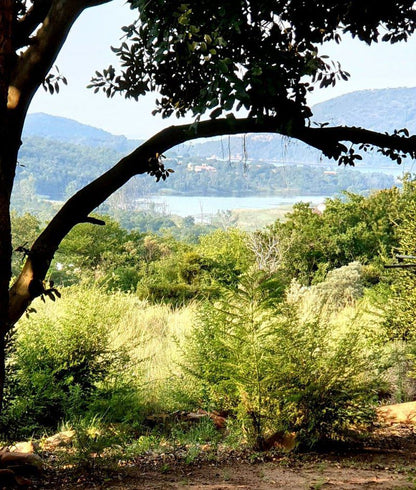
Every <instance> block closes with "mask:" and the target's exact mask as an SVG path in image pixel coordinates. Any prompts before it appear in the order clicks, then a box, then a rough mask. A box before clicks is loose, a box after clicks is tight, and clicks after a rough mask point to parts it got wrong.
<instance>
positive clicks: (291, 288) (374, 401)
mask: <svg viewBox="0 0 416 490" xmlns="http://www.w3.org/2000/svg"><path fill="white" fill-rule="evenodd" d="M105 219H106V221H107V224H106V226H105V227H94V226H92V225H90V224H82V225H79V226H77V227H76V228H75V229H74V230H73V231H72V232H71V233H70V235H68V237H67V238H66V239H65V241H64V242H63V243H62V246H61V247H60V250H59V252H58V253H57V255H56V258H55V261H54V263H53V265H52V268H51V273H50V278H49V280H50V281H53V284H54V287H55V288H57V289H58V290H59V291H60V293H61V294H62V298H61V299H59V300H57V301H56V302H55V303H52V302H51V301H50V300H49V298H43V299H44V300H45V302H42V299H39V300H38V301H37V302H35V303H34V304H33V308H34V309H35V310H37V311H36V312H35V311H34V310H33V309H32V310H30V311H29V312H28V313H29V318H27V319H23V320H22V321H21V322H20V323H19V325H18V326H17V330H16V332H15V334H14V337H13V338H12V340H11V342H10V348H9V362H8V379H9V385H8V388H7V397H6V398H7V400H6V410H5V412H4V414H3V415H2V419H1V421H0V422H1V424H2V425H1V429H2V431H3V433H5V434H8V436H9V437H11V438H13V437H17V436H22V435H25V434H26V435H27V434H35V433H40V432H42V431H44V430H54V429H55V428H56V427H57V426H58V425H59V423H61V422H62V421H65V422H66V423H67V424H68V425H69V426H71V427H74V428H75V429H76V430H78V431H82V430H83V432H82V434H83V435H84V436H85V433H86V429H85V428H86V427H89V428H91V426H94V425H97V424H98V425H99V424H101V426H102V425H106V426H107V427H108V426H109V425H111V427H114V424H118V425H117V427H118V430H119V431H120V432H122V433H123V437H124V441H125V442H126V441H127V442H126V444H129V445H130V446H129V447H130V448H131V445H134V447H135V450H136V451H139V446H140V448H142V449H143V448H144V447H149V444H150V442H149V441H152V442H151V444H153V445H155V444H156V445H157V444H158V443H159V442H160V443H161V444H162V442H161V441H162V439H163V441H164V442H163V444H165V446H166V437H168V440H171V441H174V442H173V444H177V440H178V437H182V435H181V436H178V431H186V430H188V429H189V428H188V429H187V428H186V427H185V426H181V427H180V428H178V426H172V425H171V424H165V423H163V422H160V423H159V422H157V421H156V422H154V421H155V418H154V417H152V418H151V420H152V421H153V422H152V424H151V425H152V427H149V425H148V422H149V419H148V416H149V415H152V416H153V415H154V414H155V413H168V412H170V411H175V410H194V411H195V410H197V409H203V410H205V411H206V412H207V413H212V412H213V411H215V413H217V414H221V415H222V416H223V417H226V419H227V432H226V433H225V435H223V436H221V435H219V434H218V433H215V430H214V431H213V426H212V424H206V425H205V426H204V427H205V430H206V432H204V433H203V434H202V435H201V433H200V434H199V436H198V437H199V439H198V441H201V440H207V438H208V439H209V440H211V441H212V440H216V441H217V443H218V440H219V438H220V437H223V442H224V443H226V441H228V443H229V444H231V442H230V441H231V439H233V440H234V444H235V441H236V440H237V441H238V444H250V445H252V446H255V447H256V448H258V449H267V448H268V447H270V446H271V445H273V444H274V442H276V441H279V440H281V439H282V437H283V435H284V434H288V433H295V434H296V444H299V445H300V446H303V447H311V446H315V445H317V444H321V443H323V442H326V441H328V440H334V439H335V440H345V439H348V438H349V437H353V435H354V427H357V426H359V427H363V426H365V425H366V424H371V422H372V421H373V420H374V416H375V407H376V406H377V405H378V404H380V403H388V402H399V401H407V400H412V399H413V398H414V396H415V390H414V386H415V381H414V372H415V367H416V366H415V355H416V323H415V317H414V308H415V306H416V293H415V291H416V276H415V273H414V272H413V271H414V270H413V269H411V268H394V269H386V268H385V265H389V264H392V263H397V260H396V258H395V257H396V255H397V254H399V255H406V256H409V255H414V254H415V253H416V243H415V239H414V237H415V232H416V229H415V227H416V224H415V223H416V182H415V181H413V180H411V179H409V178H407V179H405V181H404V182H403V187H402V188H400V189H399V188H396V187H395V188H392V189H388V190H382V191H378V192H375V193H372V194H371V195H370V196H368V197H363V196H360V195H357V194H352V193H348V194H346V195H345V196H344V198H343V199H328V200H326V208H325V210H324V211H323V212H318V211H317V210H315V209H313V208H311V207H310V206H309V205H307V204H297V205H295V207H294V209H293V211H292V212H291V213H289V214H288V215H287V216H286V218H285V220H283V221H277V222H275V223H274V224H273V225H272V226H270V227H268V228H266V229H265V230H262V231H258V232H255V233H246V232H243V231H240V230H238V229H235V228H229V229H216V230H207V231H208V232H207V233H206V234H199V235H198V236H195V235H194V236H193V237H192V239H183V238H182V239H178V238H175V237H174V236H173V235H172V234H170V233H169V232H167V233H160V234H149V233H142V232H140V231H137V230H134V229H132V230H130V231H127V230H126V229H124V228H122V227H121V226H120V225H119V224H118V223H117V222H115V221H113V220H111V219H107V218H105ZM188 225H189V226H190V225H191V223H188ZM38 228H39V222H38V221H37V219H36V218H35V217H33V216H30V215H24V216H18V215H15V216H14V217H13V233H14V235H13V239H14V244H15V248H17V246H18V245H20V244H22V243H25V242H27V243H30V242H31V241H32V240H33V238H34V236H35V235H36V234H37V232H38ZM20 266H21V256H20V255H19V254H18V253H16V260H15V262H14V273H15V274H17V273H18V270H19V267H20ZM123 427H124V429H126V430H125V431H124V429H123ZM132 427H134V435H132V430H131V429H132ZM189 430H191V429H189ZM192 430H193V429H192ZM93 433H94V434H100V433H101V434H103V433H104V431H102V430H101V432H100V431H97V430H96V431H95V432H93ZM181 434H183V432H181ZM193 434H195V433H194V432H193ZM97 437H98V436H97ZM137 438H139V439H140V441H141V442H140V444H139V443H138V442H137V441H138V439H137ZM169 438H170V439H169ZM98 439H99V437H98ZM143 441H147V442H146V444H144V442H143ZM158 441H159V442H158ZM175 441H176V442H175ZM93 442H94V444H96V443H97V439H94V441H93ZM93 442H91V444H92V443H93ZM113 442H114V441H113ZM103 444H104V443H103ZM94 447H95V446H94ZM193 447H195V446H193Z"/></svg>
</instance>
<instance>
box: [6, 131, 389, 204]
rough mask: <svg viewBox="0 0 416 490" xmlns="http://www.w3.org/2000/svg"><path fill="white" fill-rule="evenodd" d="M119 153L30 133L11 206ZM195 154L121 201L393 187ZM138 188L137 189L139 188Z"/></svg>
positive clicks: (370, 176)
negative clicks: (161, 196)
mask: <svg viewBox="0 0 416 490" xmlns="http://www.w3.org/2000/svg"><path fill="white" fill-rule="evenodd" d="M120 157H121V154H120V153H119V152H117V151H116V150H113V149H111V148H107V147H105V146H98V147H94V146H82V145H77V144H73V143H64V142H58V141H56V140H51V139H46V138H38V137H32V138H28V139H26V140H25V144H24V145H23V147H22V149H21V151H20V156H19V165H20V166H19V168H18V171H17V179H16V189H15V193H14V201H13V204H14V207H17V208H19V209H22V210H23V204H24V202H25V198H26V196H30V197H32V198H33V196H34V195H38V196H43V197H44V198H45V197H46V198H47V199H50V200H58V201H62V200H64V199H66V198H68V197H69V196H71V195H72V194H73V193H74V192H75V191H77V190H78V189H80V188H82V187H83V186H85V185H86V184H88V183H89V182H91V181H92V180H93V179H94V178H96V177H97V176H98V175H100V174H101V173H103V172H104V171H105V170H107V169H108V168H109V167H111V165H112V163H113V162H114V161H116V160H118V159H119V158H120ZM224 160H225V161H220V160H217V159H214V160H212V159H205V158H199V157H189V156H182V157H181V156H177V157H171V158H168V159H167V160H165V165H166V166H167V167H172V168H173V169H174V170H175V174H174V175H172V177H171V178H170V179H168V180H167V181H166V182H158V183H156V182H155V181H150V180H149V179H146V178H145V177H144V176H140V177H138V178H137V179H139V181H138V182H136V183H135V185H134V186H132V185H130V186H127V188H126V189H123V191H122V192H123V193H124V195H125V200H126V201H129V202H130V205H134V201H135V199H138V198H140V197H143V196H148V195H153V194H154V195H158V194H174V195H191V196H192V195H194V196H195V195H206V196H232V195H238V196H248V195H276V194H288V195H305V194H307V195H320V194H321V195H322V194H324V195H331V194H334V193H336V192H339V191H341V190H343V189H349V190H351V191H353V192H365V191H368V190H369V189H383V188H385V187H390V186H392V185H393V182H394V179H393V177H392V176H388V175H384V174H382V173H376V172H372V173H360V172H357V171H352V170H351V169H348V168H338V167H334V165H332V166H331V165H328V166H327V167H325V166H310V165H307V164H306V165H292V164H291V165H285V166H276V165H274V164H271V163H266V162H262V161H256V162H251V161H250V162H246V164H244V158H243V157H241V156H240V157H239V159H238V160H239V161H237V162H231V160H230V161H228V160H227V158H226V157H225V158H224ZM138 189H140V192H139V191H138Z"/></svg>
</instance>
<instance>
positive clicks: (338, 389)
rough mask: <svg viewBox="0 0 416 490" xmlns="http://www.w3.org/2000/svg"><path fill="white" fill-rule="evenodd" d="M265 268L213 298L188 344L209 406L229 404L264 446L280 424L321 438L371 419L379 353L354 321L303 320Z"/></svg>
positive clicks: (191, 367) (190, 367) (190, 365)
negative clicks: (273, 293) (268, 284)
mask: <svg viewBox="0 0 416 490" xmlns="http://www.w3.org/2000/svg"><path fill="white" fill-rule="evenodd" d="M263 281H264V276H263V275H262V274H261V273H250V274H247V275H246V276H245V277H244V278H243V280H242V281H241V283H240V287H239V288H238V290H237V291H233V290H228V291H224V294H223V296H222V298H221V300H220V301H217V302H215V303H212V302H211V303H209V304H207V305H206V307H205V308H204V309H203V311H202V312H201V313H200V315H199V321H198V324H197V326H196V328H195V329H194V331H193V333H192V334H191V335H190V336H189V338H188V341H187V345H186V346H185V358H186V359H187V365H186V369H187V371H188V373H190V375H191V376H193V377H194V378H196V379H198V380H199V389H200V391H199V396H200V399H201V400H203V402H204V403H205V405H206V408H208V409H213V408H215V409H217V410H227V411H230V412H231V413H233V414H234V415H235V416H236V417H237V419H238V420H239V421H240V427H241V429H242V430H243V431H245V433H246V435H247V436H248V438H249V439H250V440H251V442H252V443H254V445H255V446H257V447H258V448H262V447H265V446H266V440H267V437H268V436H272V435H273V433H274V432H277V431H281V430H283V431H295V432H296V433H297V436H298V441H300V442H301V443H302V444H304V445H307V446H314V445H315V444H317V443H318V442H319V441H322V440H324V439H327V438H339V437H344V435H345V433H346V431H347V429H348V427H349V426H350V425H351V424H355V423H359V422H364V421H369V420H371V417H372V416H373V415H374V412H373V410H372V407H373V404H374V403H375V401H376V394H377V386H378V385H379V379H378V377H377V369H376V362H375V361H374V357H375V354H374V353H373V352H371V351H369V349H368V346H367V343H366V339H365V338H364V337H363V336H362V335H361V334H360V329H359V328H358V326H357V325H355V324H354V323H353V322H352V323H350V324H343V325H341V326H337V325H335V324H333V323H331V322H330V321H329V320H327V319H323V318H322V319H320V318H319V317H318V318H317V319H315V320H314V321H307V320H300V318H299V316H298V313H297V309H298V307H299V306H298V304H296V303H295V304H291V303H290V302H289V301H284V302H281V303H278V302H276V301H271V300H270V296H269V295H268V290H267V288H264V287H262V283H263Z"/></svg>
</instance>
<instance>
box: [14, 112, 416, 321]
mask: <svg viewBox="0 0 416 490" xmlns="http://www.w3.org/2000/svg"><path fill="white" fill-rule="evenodd" d="M286 127H287V125H286V126H282V125H281V124H280V123H279V122H278V121H276V120H275V119H272V118H270V119H263V120H261V121H259V120H255V119H250V118H248V119H233V118H229V119H214V120H210V121H204V122H200V123H198V124H186V125H181V126H171V127H168V128H166V129H164V130H163V131H161V132H159V133H158V134H156V135H155V136H153V137H152V138H150V139H149V140H148V141H146V142H145V143H143V144H142V145H141V146H139V147H138V148H137V149H136V150H134V151H133V152H132V153H130V154H129V155H127V156H126V157H124V158H123V159H121V160H120V161H119V162H118V163H117V164H116V165H115V166H114V167H113V168H111V169H110V170H108V171H107V172H106V173H104V174H103V175H101V176H100V177H98V178H97V179H96V180H94V181H93V182H91V183H90V184H89V185H87V186H86V187H84V188H83V189H81V190H80V191H78V192H77V193H76V194H75V195H74V196H73V197H71V198H70V199H69V200H68V201H67V202H66V203H65V205H64V206H63V207H62V208H61V210H60V211H59V212H58V213H57V214H56V216H55V217H54V218H53V220H52V221H51V222H50V223H49V225H48V226H47V227H46V228H45V230H44V231H43V232H42V234H41V235H40V236H39V238H38V239H37V240H36V242H35V243H34V245H33V246H32V248H31V250H30V254H29V257H28V259H27V261H26V263H25V265H24V267H23V270H22V273H21V274H20V276H19V278H18V279H17V280H16V282H15V284H14V285H13V287H12V288H11V291H10V311H9V319H10V325H13V324H14V323H15V322H16V321H17V320H18V319H19V318H20V316H21V315H22V314H23V313H24V311H25V309H26V308H27V307H28V305H29V304H30V303H31V301H32V299H33V298H34V297H35V296H36V295H39V294H41V293H42V281H43V280H44V278H45V276H46V274H47V271H48V269H49V266H50V263H51V261H52V259H53V256H54V254H55V252H56V250H57V248H58V247H59V244H60V243H61V241H62V240H63V239H64V238H65V236H66V235H67V234H68V233H69V231H70V230H71V229H72V228H73V227H74V226H75V225H76V224H78V223H81V222H86V221H87V222H88V221H89V222H91V218H89V217H88V216H89V214H90V213H91V212H92V211H93V210H94V209H95V208H96V207H97V206H99V205H100V204H101V203H103V202H104V201H105V200H106V199H107V198H108V197H109V196H110V195H111V194H113V193H114V192H115V191H116V190H118V189H119V188H120V187H122V186H123V185H124V184H125V183H126V182H127V181H128V180H129V179H130V178H131V177H133V176H134V175H138V174H143V173H150V172H152V171H154V161H155V158H157V157H156V156H157V155H160V154H162V153H164V152H166V151H167V150H169V149H171V148H173V147H174V146H177V145H179V144H181V143H184V142H186V141H190V140H194V139H197V138H207V137H213V136H221V135H234V134H241V133H265V132H268V133H279V134H282V135H285V136H290V137H293V138H296V139H298V140H300V141H303V142H305V143H307V144H308V145H310V146H313V147H315V148H317V149H319V150H321V151H323V152H324V153H325V154H326V155H328V156H332V157H334V158H336V157H337V156H339V154H340V152H341V151H342V149H343V148H344V149H345V146H344V145H343V144H342V142H343V141H350V142H351V143H363V144H371V145H374V146H377V147H380V148H385V147H390V148H393V149H395V150H398V151H402V152H403V153H407V154H410V155H412V156H414V155H415V154H416V137H415V136H411V137H402V136H397V135H387V134H382V133H377V132H375V131H369V130H365V129H361V128H352V127H344V126H339V127H332V128H327V127H325V128H309V127H302V128H297V129H292V130H291V131H290V132H289V131H288V130H287V129H286Z"/></svg>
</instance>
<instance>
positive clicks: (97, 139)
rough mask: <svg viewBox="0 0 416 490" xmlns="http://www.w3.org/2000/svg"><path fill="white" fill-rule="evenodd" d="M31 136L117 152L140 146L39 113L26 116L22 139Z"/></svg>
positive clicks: (100, 130)
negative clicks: (105, 148)
mask: <svg viewBox="0 0 416 490" xmlns="http://www.w3.org/2000/svg"><path fill="white" fill-rule="evenodd" d="M33 136H35V137H39V138H46V139H49V140H55V141H61V142H65V143H72V144H77V145H83V146H93V147H97V146H100V147H107V148H111V149H113V150H115V151H119V152H128V151H131V150H132V149H133V148H136V147H137V146H138V144H140V142H139V141H136V140H129V139H127V138H126V137H125V136H116V135H114V134H111V133H108V132H107V131H104V130H103V129H98V128H94V127H93V126H88V125H87V124H82V123H79V122H77V121H74V120H73V119H67V118H65V117H58V116H51V115H49V114H44V113H41V112H38V113H34V114H28V116H27V118H26V122H25V126H24V129H23V139H24V138H28V137H33Z"/></svg>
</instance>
